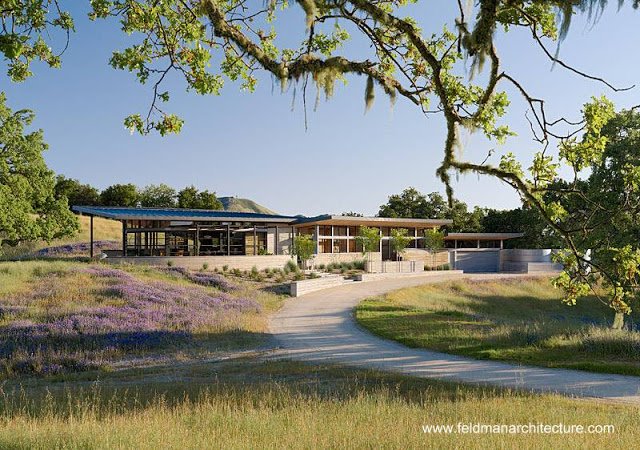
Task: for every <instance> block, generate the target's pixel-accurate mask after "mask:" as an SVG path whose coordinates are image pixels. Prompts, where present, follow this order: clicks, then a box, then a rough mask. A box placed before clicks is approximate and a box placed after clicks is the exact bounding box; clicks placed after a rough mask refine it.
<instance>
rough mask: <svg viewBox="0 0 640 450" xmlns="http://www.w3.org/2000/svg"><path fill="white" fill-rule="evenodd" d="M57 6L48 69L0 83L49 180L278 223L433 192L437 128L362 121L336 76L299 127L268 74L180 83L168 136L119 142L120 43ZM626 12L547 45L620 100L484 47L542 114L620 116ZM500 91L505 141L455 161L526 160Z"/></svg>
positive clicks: (357, 90) (397, 117)
mask: <svg viewBox="0 0 640 450" xmlns="http://www.w3.org/2000/svg"><path fill="white" fill-rule="evenodd" d="M65 3H67V4H68V5H71V4H72V3H73V6H68V7H67V8H71V11H72V12H73V14H74V17H75V20H76V28H77V32H76V33H75V34H74V35H72V38H71V43H70V46H69V49H68V50H67V51H66V52H65V54H64V55H63V65H62V68H61V69H58V70H51V69H47V68H44V67H42V66H41V65H40V66H39V65H36V66H34V69H35V70H34V71H35V74H36V75H35V76H34V77H32V78H30V79H28V80H27V81H26V82H23V83H20V84H15V83H11V82H9V81H8V78H7V77H6V76H1V77H0V90H2V91H5V92H6V93H7V96H8V102H9V105H10V106H11V107H12V108H14V109H18V108H20V109H22V108H29V109H32V110H34V111H35V112H36V115H37V116H36V120H35V122H34V126H35V127H37V128H42V129H43V130H44V134H45V140H46V141H47V143H48V144H49V146H50V149H49V150H48V151H47V152H46V154H45V159H46V161H47V163H48V164H49V166H50V167H51V168H52V169H53V170H54V171H56V172H57V173H62V174H64V175H66V176H68V177H72V178H77V179H79V180H80V181H82V182H85V183H90V184H92V185H94V186H96V187H98V188H104V187H106V186H108V185H111V184H114V183H130V182H131V183H134V184H136V185H139V186H144V185H147V184H150V183H153V184H159V183H166V184H169V185H172V186H174V187H176V188H181V187H184V186H186V185H191V184H193V185H195V186H197V187H198V188H200V189H209V190H212V191H215V192H216V193H217V194H218V196H227V195H231V196H238V197H244V198H250V199H252V200H254V201H256V202H258V203H260V204H262V205H264V206H266V207H268V208H270V209H272V210H275V211H277V212H279V213H282V214H304V215H316V214H323V213H332V214H340V213H342V212H346V211H355V212H359V213H363V214H365V215H374V214H375V213H377V211H378V207H379V206H380V205H381V204H383V203H385V202H386V200H387V198H388V196H389V195H391V194H394V193H399V192H401V191H402V190H403V189H405V188H406V187H409V186H414V187H416V188H417V189H418V190H420V191H422V192H424V193H428V192H432V191H441V192H443V186H442V184H441V183H440V182H439V180H438V179H437V177H436V176H435V171H436V169H437V167H438V166H439V164H440V162H441V161H442V158H443V153H442V150H443V142H444V119H443V118H442V117H441V116H431V117H428V118H425V116H424V115H422V114H421V113H420V111H419V110H418V109H417V108H416V107H415V106H414V105H412V104H410V103H409V102H407V101H403V100H402V99H401V98H399V99H398V101H397V102H396V104H395V105H394V106H393V107H392V106H391V105H390V104H389V101H388V99H386V98H384V95H382V94H381V93H378V96H377V98H376V101H375V103H374V105H373V107H372V108H371V110H369V111H368V112H367V113H366V114H365V110H364V109H365V108H364V84H365V80H364V79H362V78H357V77H350V78H349V79H348V84H347V86H342V85H341V84H339V85H338V86H337V88H336V93H335V95H334V96H333V97H332V98H331V99H330V100H329V101H327V102H325V101H324V100H321V101H320V103H319V105H318V108H317V109H315V110H314V108H313V103H314V97H315V93H312V94H311V95H310V96H309V97H310V100H311V101H310V103H311V106H310V107H309V108H308V128H307V129H305V125H304V114H303V109H302V105H301V104H300V96H299V95H298V96H297V97H296V99H295V101H294V99H293V93H292V90H291V89H290V90H288V91H287V92H285V93H281V91H280V88H279V86H274V85H273V83H272V81H271V79H270V78H269V77H268V76H262V77H260V82H259V84H258V88H257V90H256V92H254V93H247V92H242V91H240V90H239V88H238V86H237V85H234V84H232V83H229V84H228V85H227V86H225V88H224V89H223V93H222V95H221V96H199V95H197V94H195V93H188V92H185V89H184V85H183V84H181V83H179V82H178V81H177V80H170V83H169V87H170V88H171V91H172V101H171V103H170V107H169V109H170V111H171V112H175V113H177V114H178V115H180V116H181V117H182V118H184V119H185V125H184V127H183V130H182V132H181V133H180V134H179V135H171V136H167V137H160V136H157V135H149V136H139V135H135V134H134V135H132V134H130V132H129V131H128V130H126V129H125V128H124V126H123V124H122V121H123V119H124V117H126V116H127V115H129V114H131V113H137V112H140V113H142V112H144V111H146V109H147V108H148V105H149V102H150V100H151V90H150V87H149V86H141V85H139V84H138V83H137V82H136V81H135V77H134V76H133V75H132V74H129V73H126V72H122V71H116V70H114V69H112V68H110V67H109V66H108V64H107V62H108V59H109V57H110V55H111V53H112V52H113V51H114V50H117V49H123V48H125V47H126V46H127V45H130V44H131V43H132V42H133V41H132V40H130V38H129V37H127V36H126V35H124V34H123V33H122V32H120V31H119V30H118V24H117V23H116V22H114V21H98V22H90V21H88V20H87V19H86V6H85V5H84V3H80V2H71V1H66V2H65ZM86 3H88V2H86ZM454 4H455V2H454V1H451V0H432V1H429V2H424V1H423V2H419V4H418V5H417V6H414V7H413V9H411V10H409V11H408V12H409V13H411V14H412V15H414V16H415V17H416V18H417V19H418V21H419V23H420V24H421V26H422V28H423V29H425V30H427V29H437V30H440V29H442V25H443V23H445V22H450V21H451V18H453V17H455V9H453V8H454ZM290 14H297V13H295V12H292V13H290ZM638 14H640V11H634V10H633V9H631V8H630V7H623V8H622V9H621V10H620V11H617V10H616V8H615V7H610V8H608V9H607V10H606V11H605V12H604V13H603V15H602V17H601V18H600V20H599V21H598V22H597V23H596V24H595V25H594V24H593V23H592V22H589V21H588V20H587V18H586V17H581V16H577V17H576V18H575V19H574V21H573V25H572V28H571V30H570V32H569V36H568V37H567V38H566V40H565V41H563V42H562V44H561V47H560V57H561V58H562V59H563V60H565V61H567V62H569V63H571V64H573V65H574V66H576V67H577V68H579V69H580V70H583V71H585V72H588V73H590V74H593V75H597V76H600V77H604V78H606V79H607V80H608V81H610V82H612V83H614V84H615V85H618V86H628V85H633V84H638V85H639V87H637V88H635V89H633V90H631V91H627V92H622V93H615V92H612V91H611V90H609V89H607V88H606V87H605V86H603V85H602V84H600V83H597V82H593V81H589V80H585V79H584V78H581V77H578V76H576V75H574V74H571V73H569V72H568V71H566V70H564V69H562V68H561V67H558V66H555V67H554V66H552V64H551V63H550V62H549V60H548V59H546V57H545V56H544V55H543V53H542V52H541V51H540V50H539V49H538V48H537V47H535V45H534V44H533V43H532V40H531V38H530V35H529V34H528V33H527V32H525V31H517V32H513V33H509V34H508V35H503V34H500V35H499V36H498V40H497V42H498V51H499V54H500V56H501V58H502V61H503V65H504V67H505V68H506V70H507V71H508V72H509V73H510V74H512V75H513V76H514V77H515V78H517V79H519V80H520V81H521V82H522V84H523V85H525V86H526V87H527V89H528V90H529V91H530V92H531V93H532V94H534V95H535V96H537V97H541V98H544V99H546V104H547V111H548V113H549V115H551V116H561V115H564V116H567V117H570V118H578V117H579V111H580V108H581V106H582V104H584V103H585V102H586V101H588V100H589V98H590V97H591V96H592V95H601V94H606V95H607V96H609V98H611V99H612V100H613V101H614V102H615V104H616V107H618V108H625V107H630V106H633V105H636V104H640V80H638V78H639V77H638V74H639V70H638V69H639V68H640V62H639V59H638V58H637V49H638V48H640V33H638V32H635V30H637V29H638V28H637V23H638V16H637V15H638ZM281 24H282V29H283V30H285V31H284V33H283V36H282V39H283V42H286V41H287V40H290V41H292V42H293V40H294V39H295V38H296V36H299V35H300V33H301V32H303V31H304V20H301V19H300V17H298V16H291V17H285V18H284V19H283V22H281ZM359 45H361V44H360V43H359V42H357V41H356V42H354V44H353V47H352V48H351V49H350V50H349V51H353V52H355V53H358V52H359V51H366V48H364V47H359ZM552 45H553V44H552ZM554 50H555V48H554ZM355 53H354V54H355ZM0 69H4V66H2V65H0ZM480 79H481V76H480ZM507 92H508V93H509V95H510V98H511V99H512V105H511V107H510V113H509V115H508V116H507V117H506V118H505V119H504V120H503V122H505V123H508V124H509V125H510V126H511V127H512V128H513V129H514V130H515V131H516V132H518V137H516V138H513V139H510V140H509V141H508V142H507V144H506V145H505V146H503V147H496V146H495V144H494V145H490V144H488V143H486V142H484V141H483V140H482V139H480V138H479V137H478V136H475V135H474V136H469V137H466V138H465V140H464V146H463V152H464V153H463V156H464V158H466V159H469V160H472V161H482V160H483V159H484V157H485V156H486V154H487V151H488V150H489V149H490V148H495V150H496V151H495V156H494V157H493V159H492V160H491V161H493V162H495V163H497V162H498V158H499V156H500V154H503V153H505V152H507V151H512V152H514V153H515V154H516V155H517V156H518V158H519V159H521V160H522V161H525V162H527V161H530V158H531V155H532V154H533V153H534V152H535V151H537V150H538V148H537V147H536V145H535V143H534V142H533V141H532V139H531V135H530V133H529V131H528V124H527V122H526V120H525V118H524V113H525V111H526V106H525V105H524V103H523V102H522V101H521V100H520V99H519V98H518V96H517V95H516V94H515V92H513V91H512V90H509V89H507ZM525 167H526V165H525ZM455 180H456V181H455V184H454V189H455V193H456V197H457V198H459V199H460V200H462V201H465V202H467V203H468V204H469V205H470V206H475V205H478V206H483V207H492V208H499V209H502V208H513V207H517V206H519V204H520V202H519V199H518V197H517V195H516V194H515V193H514V192H513V191H512V189H511V188H509V187H508V186H506V185H504V184H502V183H500V182H499V181H497V180H494V179H491V178H488V177H479V176H477V175H473V174H471V175H461V176H459V177H455Z"/></svg>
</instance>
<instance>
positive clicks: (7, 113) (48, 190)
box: [0, 93, 79, 245]
mask: <svg viewBox="0 0 640 450" xmlns="http://www.w3.org/2000/svg"><path fill="white" fill-rule="evenodd" d="M33 118H34V115H33V113H32V112H31V111H27V110H20V111H15V112H14V111H12V110H11V109H10V108H9V107H8V106H7V105H6V98H5V96H4V94H1V93H0V245H2V244H8V245H16V244H19V243H20V242H22V241H35V240H40V239H42V240H45V241H51V240H52V239H55V238H60V237H64V236H71V235H73V234H74V233H76V232H77V231H78V229H79V223H78V220H77V218H76V216H75V215H73V214H72V213H71V211H69V205H68V203H67V199H66V198H64V197H60V198H56V196H55V192H54V187H55V177H54V174H53V172H52V171H51V170H49V169H48V168H47V165H46V163H45V161H44V158H43V157H42V152H44V151H45V150H46V149H47V144H45V143H44V141H43V137H42V131H34V132H32V133H28V134H25V131H24V129H25V127H28V126H29V125H31V123H32V121H33Z"/></svg>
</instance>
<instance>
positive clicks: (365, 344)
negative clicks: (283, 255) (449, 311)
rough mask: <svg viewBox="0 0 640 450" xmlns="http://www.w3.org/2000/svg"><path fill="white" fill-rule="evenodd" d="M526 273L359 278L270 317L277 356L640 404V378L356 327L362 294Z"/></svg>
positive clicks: (303, 298)
mask: <svg viewBox="0 0 640 450" xmlns="http://www.w3.org/2000/svg"><path fill="white" fill-rule="evenodd" d="M519 276H520V277H521V276H522V275H504V274H503V275H499V274H482V275H462V274H449V275H444V274H443V275H439V274H438V275H436V274H433V273H432V274H429V275H425V276H416V277H406V278H402V279H388V280H384V281H370V282H354V283H353V284H347V285H343V286H338V287H334V288H329V289H325V290H322V291H317V292H312V293H309V294H306V295H303V296H301V297H297V298H291V299H289V300H287V302H285V305H284V306H283V308H282V309H281V310H280V311H279V312H278V313H276V314H275V315H274V316H272V318H271V321H270V329H271V332H272V334H273V335H274V337H275V338H276V340H277V342H278V345H279V347H280V350H279V352H278V353H279V354H280V355H283V356H285V357H289V358H292V359H300V360H304V361H313V362H322V363H337V364H344V365H349V366H354V367H363V368H371V369H379V370H385V371H391V372H398V373H403V374H407V375H413V376H418V377H424V378H438V379H443V380H450V381H460V382H468V383H481V384H491V385H497V386H504V387H512V388H519V389H526V390H532V391H539V392H557V393H561V394H565V395H571V396H580V397H598V398H603V399H609V400H615V401H623V402H628V403H633V404H637V405H640V377H633V376H623V375H607V374H597V373H589V372H582V371H577V370H566V369H548V368H542V367H531V366H521V365H517V364H509V363H501V362H494V361H483V360H475V359H470V358H465V357H461V356H453V355H449V354H445V353H438V352H433V351H429V350H421V349H412V348H409V347H405V346H403V345H401V344H399V343H396V342H393V341H388V340H385V339H381V338H378V337H376V336H374V335H372V334H369V333H368V332H366V331H364V330H362V329H361V328H359V327H358V325H357V324H356V322H355V319H354V317H353V308H354V307H355V306H356V305H357V304H358V303H359V302H360V301H361V300H362V299H364V298H367V297H371V296H375V295H380V294H384V293H386V292H390V291H393V290H396V289H401V288H403V287H409V286H418V285H421V284H426V283H432V282H437V281H445V280H450V279H460V278H470V279H497V278H513V277H519Z"/></svg>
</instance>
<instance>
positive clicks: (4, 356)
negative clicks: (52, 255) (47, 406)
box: [0, 264, 263, 377]
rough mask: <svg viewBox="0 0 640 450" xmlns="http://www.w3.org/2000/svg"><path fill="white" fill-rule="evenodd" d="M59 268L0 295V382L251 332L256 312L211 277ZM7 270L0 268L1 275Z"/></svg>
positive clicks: (34, 274)
mask: <svg viewBox="0 0 640 450" xmlns="http://www.w3.org/2000/svg"><path fill="white" fill-rule="evenodd" d="M45 267H46V266H45ZM59 267H60V268H59V269H58V270H43V269H42V266H34V267H33V268H32V269H31V271H30V273H28V276H26V278H25V276H24V274H23V278H24V280H25V282H23V283H22V284H21V286H17V287H16V288H15V289H14V290H13V291H12V292H9V293H7V294H4V295H3V294H0V376H1V377H12V376H18V375H23V374H37V375H52V374H61V373H69V372H76V371H84V370H91V369H98V368H109V367H110V365H111V364H112V363H114V362H115V361H119V360H123V359H126V358H128V357H132V356H140V355H153V354H159V353H167V352H170V351H173V350H179V349H185V348H191V347H194V346H197V345H199V344H200V343H202V342H204V341H207V342H208V343H209V344H215V341H216V338H217V337H219V336H223V335H225V334H226V333H242V332H250V331H255V328H256V326H255V318H259V317H260V316H261V314H262V310H263V307H262V306H261V304H260V303H258V302H257V301H256V300H253V299H250V298H246V297H243V296H242V295H241V294H240V293H239V292H238V291H241V290H240V289H239V288H238V287H237V286H235V285H233V284H232V283H229V282H228V281H226V280H225V279H224V278H223V277H221V276H218V275H215V274H205V273H198V274H192V273H190V272H188V271H177V272H176V271H172V272H174V273H175V274H174V273H172V274H169V275H168V276H167V274H166V273H165V272H166V271H161V270H154V272H157V274H156V273H154V275H156V277H155V278H156V279H149V274H148V272H149V270H148V269H147V277H146V278H141V277H139V276H137V275H134V274H132V273H129V272H127V271H125V270H121V269H114V268H110V267H105V266H100V265H79V264H78V265H68V266H59ZM12 270H13V269H11V266H9V265H8V264H6V265H3V266H2V267H0V271H2V272H1V273H2V277H4V278H8V277H10V276H11V271H12ZM176 275H177V276H178V277H179V278H180V280H181V281H182V282H181V283H178V282H174V281H173V280H172V279H171V278H173V277H174V276H176ZM163 277H164V278H163ZM0 281H2V280H1V279H0ZM204 286H206V287H204ZM0 292H1V291H0ZM232 292H233V293H234V294H232ZM246 293H247V292H246V290H245V291H242V294H246Z"/></svg>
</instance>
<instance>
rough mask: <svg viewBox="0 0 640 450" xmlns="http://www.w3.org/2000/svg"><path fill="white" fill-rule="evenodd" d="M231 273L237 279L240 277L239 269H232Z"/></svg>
mask: <svg viewBox="0 0 640 450" xmlns="http://www.w3.org/2000/svg"><path fill="white" fill-rule="evenodd" d="M231 273H233V274H234V275H235V276H236V277H239V276H241V275H242V271H241V270H240V269H233V270H232V271H231Z"/></svg>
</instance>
